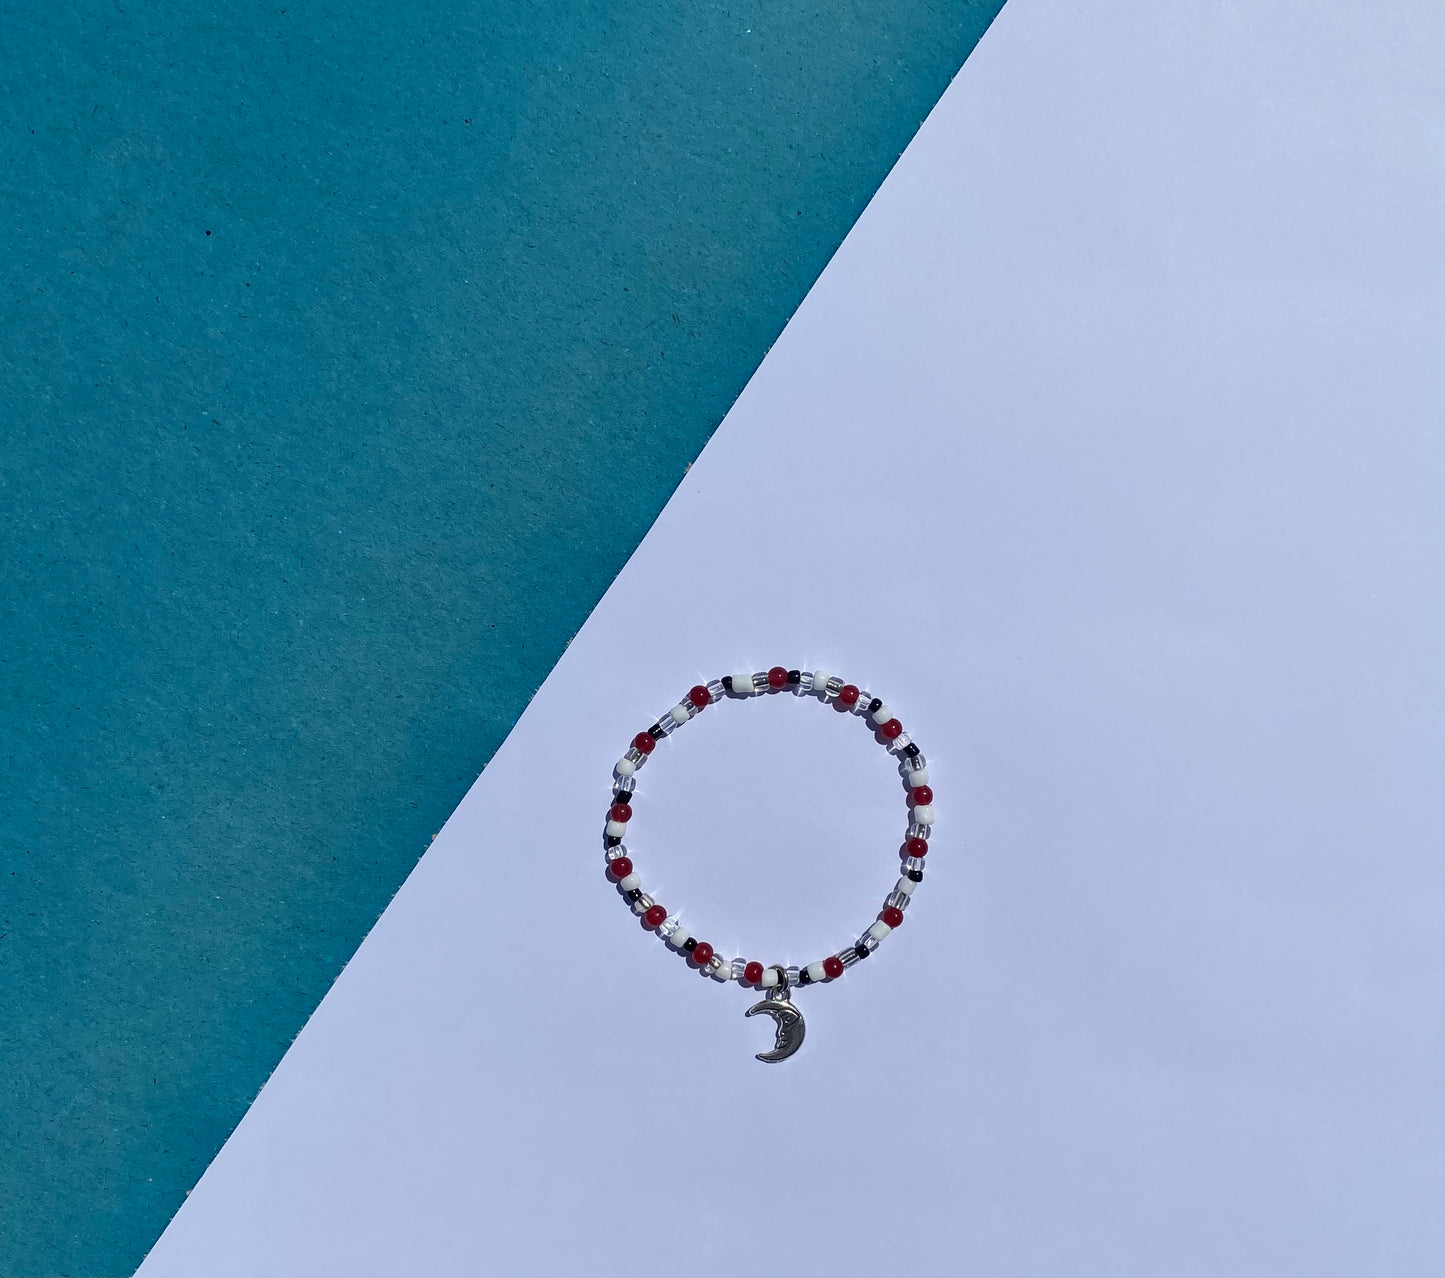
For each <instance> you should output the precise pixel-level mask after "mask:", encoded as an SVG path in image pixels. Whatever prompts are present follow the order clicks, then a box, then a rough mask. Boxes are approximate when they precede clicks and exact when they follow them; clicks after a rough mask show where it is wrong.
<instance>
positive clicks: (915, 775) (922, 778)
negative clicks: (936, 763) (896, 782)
mask: <svg viewBox="0 0 1445 1278" xmlns="http://www.w3.org/2000/svg"><path fill="white" fill-rule="evenodd" d="M908 784H909V785H911V786H914V787H915V788H916V787H917V786H920V785H927V784H928V769H927V768H911V769H909V772H908Z"/></svg>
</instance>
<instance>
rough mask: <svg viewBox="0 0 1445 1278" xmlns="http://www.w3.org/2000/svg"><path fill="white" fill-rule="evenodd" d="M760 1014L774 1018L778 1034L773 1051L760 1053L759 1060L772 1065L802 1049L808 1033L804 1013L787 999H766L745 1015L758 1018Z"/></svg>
mask: <svg viewBox="0 0 1445 1278" xmlns="http://www.w3.org/2000/svg"><path fill="white" fill-rule="evenodd" d="M759 1012H762V1013H763V1014H764V1015H765V1016H771V1017H772V1018H773V1020H774V1022H775V1023H776V1025H777V1031H778V1032H777V1039H776V1041H775V1042H774V1043H773V1050H772V1051H770V1052H759V1053H758V1060H760V1061H767V1062H768V1063H769V1064H770V1065H771V1064H773V1063H775V1062H777V1061H785V1060H787V1059H788V1057H790V1056H791V1055H792V1054H793V1053H794V1052H796V1051H797V1050H798V1048H800V1047H802V1045H803V1035H804V1034H806V1033H807V1032H808V1027H807V1026H806V1025H805V1024H804V1023H803V1014H802V1012H800V1011H798V1009H797V1008H796V1007H794V1006H793V1005H792V1003H790V1002H789V1001H788V1000H787V999H786V998H765V999H764V1000H763V1001H762V1002H761V1003H754V1004H753V1006H752V1007H750V1008H748V1010H747V1011H746V1012H744V1013H743V1015H744V1016H756V1015H757V1014H758V1013H759Z"/></svg>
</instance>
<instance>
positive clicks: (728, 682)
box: [721, 675, 733, 692]
mask: <svg viewBox="0 0 1445 1278" xmlns="http://www.w3.org/2000/svg"><path fill="white" fill-rule="evenodd" d="M721 683H722V686H723V687H724V688H726V689H727V690H728V691H729V692H731V691H732V690H733V677H732V675H723V677H722V680H721Z"/></svg>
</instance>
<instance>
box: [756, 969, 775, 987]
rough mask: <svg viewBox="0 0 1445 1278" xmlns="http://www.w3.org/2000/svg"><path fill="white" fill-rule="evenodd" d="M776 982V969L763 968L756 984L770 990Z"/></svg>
mask: <svg viewBox="0 0 1445 1278" xmlns="http://www.w3.org/2000/svg"><path fill="white" fill-rule="evenodd" d="M777 983H778V969H777V968H775V967H769V968H765V969H764V971H763V974H762V976H761V978H759V980H758V984H759V985H761V986H762V987H763V988H764V989H765V990H770V989H772V988H773V986H775V985H776V984H777Z"/></svg>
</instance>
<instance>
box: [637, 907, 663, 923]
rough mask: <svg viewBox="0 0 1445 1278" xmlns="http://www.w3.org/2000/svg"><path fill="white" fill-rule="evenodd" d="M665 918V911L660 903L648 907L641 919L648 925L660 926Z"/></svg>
mask: <svg viewBox="0 0 1445 1278" xmlns="http://www.w3.org/2000/svg"><path fill="white" fill-rule="evenodd" d="M665 918H667V911H666V910H665V909H663V908H662V906H660V905H654V906H652V907H650V908H649V909H648V911H647V913H646V914H644V915H643V916H642V920H643V922H644V923H646V924H647V926H648V927H661V926H662V921H663V920H664V919H665Z"/></svg>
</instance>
